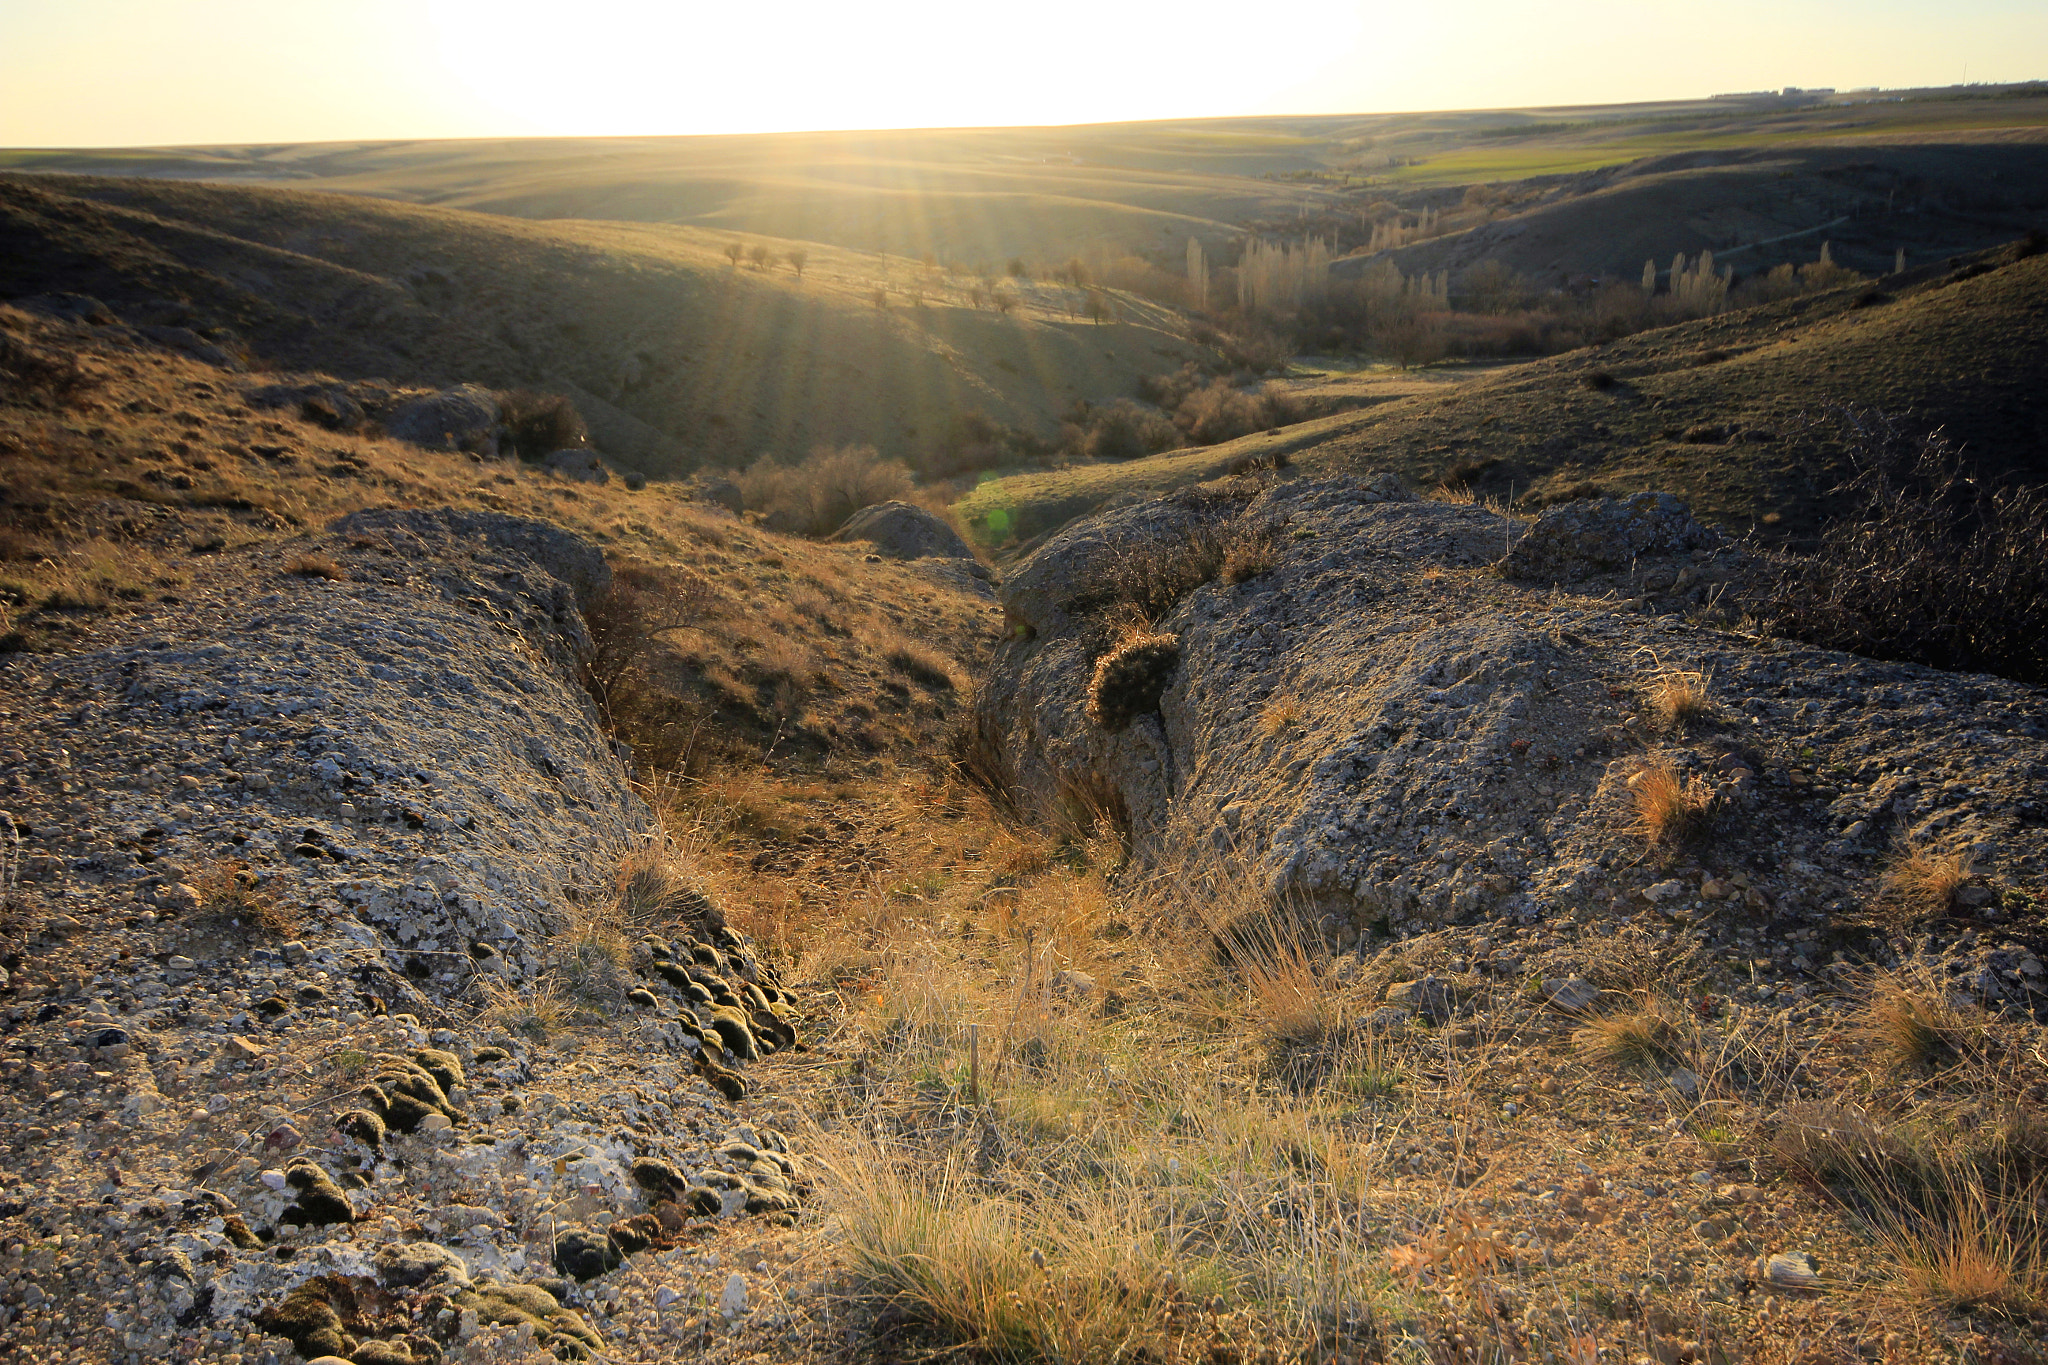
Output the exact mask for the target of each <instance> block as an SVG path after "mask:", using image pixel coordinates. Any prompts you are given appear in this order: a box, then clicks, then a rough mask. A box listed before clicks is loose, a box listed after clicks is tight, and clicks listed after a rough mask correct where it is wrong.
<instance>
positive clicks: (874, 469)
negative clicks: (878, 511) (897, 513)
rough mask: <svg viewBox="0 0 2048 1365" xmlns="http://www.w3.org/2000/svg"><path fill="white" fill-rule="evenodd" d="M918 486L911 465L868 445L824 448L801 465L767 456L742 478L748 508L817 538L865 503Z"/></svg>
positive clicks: (773, 522) (884, 499)
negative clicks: (911, 471) (881, 454)
mask: <svg viewBox="0 0 2048 1365" xmlns="http://www.w3.org/2000/svg"><path fill="white" fill-rule="evenodd" d="M914 484H915V481H914V480H913V479H912V478H911V475H910V467H909V466H908V465H906V464H904V463H903V462H902V461H901V460H885V459H883V458H882V457H881V456H880V455H879V454H878V453H876V451H875V448H874V447H873V446H865V445H848V446H837V447H832V446H819V447H818V448H817V449H815V450H813V451H812V452H811V453H810V454H809V455H808V456H807V457H805V459H804V460H803V462H802V463H801V464H783V463H781V462H779V461H776V460H774V459H772V458H770V457H768V456H763V457H762V458H760V459H758V460H756V461H754V463H753V464H751V465H749V466H748V467H747V469H746V471H745V472H744V473H742V474H741V475H740V478H739V485H740V497H741V498H742V499H743V500H744V501H745V503H746V506H747V508H748V510H749V511H760V512H765V513H767V514H768V517H769V521H770V524H771V525H777V526H779V527H781V528H783V529H786V530H790V531H796V532H800V533H802V534H804V535H813V536H825V535H830V534H831V533H832V532H834V531H836V530H838V529H839V527H840V525H841V523H843V522H844V521H845V520H846V519H847V518H848V517H850V516H852V515H853V514H854V513H855V512H858V511H859V510H860V509H861V508H863V507H869V506H872V505H874V504H875V503H878V502H888V501H890V500H892V499H896V498H903V497H906V496H908V495H909V493H910V491H911V489H912V487H913V486H914Z"/></svg>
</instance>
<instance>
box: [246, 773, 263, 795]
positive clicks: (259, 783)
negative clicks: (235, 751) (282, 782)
mask: <svg viewBox="0 0 2048 1365" xmlns="http://www.w3.org/2000/svg"><path fill="white" fill-rule="evenodd" d="M242 787H243V789H244V790H246V791H252V792H267V791H269V790H270V774H269V773H243V774H242Z"/></svg>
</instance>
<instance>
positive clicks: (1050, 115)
mask: <svg viewBox="0 0 2048 1365" xmlns="http://www.w3.org/2000/svg"><path fill="white" fill-rule="evenodd" d="M2042 77H2048V3H2043V0H1940V2H1939V3H1931V2H1930V0H1860V2H1858V3H1839V2H1830V3H1823V2H1822V0H1771V2H1770V3H1757V2H1755V0H1725V2H1724V3H1716V4H1713V5H1703V4H1697V3H1694V4H1684V5H1680V4H1669V3H1663V2H1662V0H1553V2H1552V3H1548V4H1543V5H1537V4H1533V3H1530V0H1460V3H1457V4H1455V5H1452V4H1442V3H1428V2H1427V0H1425V2H1424V3H1416V0H1408V3H1404V4H1388V3H1380V2H1379V0H1348V2H1347V0H1338V2H1337V3H1321V4H1303V5H1299V6H1294V7H1290V8H1279V7H1266V8H1263V9H1262V8H1261V7H1258V6H1253V5H1247V4H1245V3H1243V0H1228V3H1223V2H1221V0H1177V2H1176V3H1171V4H1165V3H1160V2H1159V0H1144V3H1130V2H1129V0H1029V3H1026V4H1019V5H975V4H961V3H959V0H949V3H945V4H927V3H904V2H902V0H894V2H891V3H869V4H861V3H858V0H830V2H829V3H827V2H824V0H775V3H772V4H767V5H763V4H758V3H735V2H734V0H721V2H720V3H715V4H703V3H695V2H694V0H693V2H692V3H638V4H635V3H625V2H623V0H574V3H564V0H549V2H548V3H545V4H542V3H529V2H528V0H492V2H491V3H482V2H481V0H0V146H9V147H121V146H166V145H192V144H205V143H251V142H259V143H260V142H307V141H353V140H369V139H386V138H447V137H523V136H583V135H597V134H603V135H634V134H643V135H649V134H692V133H740V132H779V131H792V130H798V129H825V128H922V127H966V126H998V125H1019V124H1023V125H1037V124H1065V123H1096V122H1116V121H1124V120H1139V119H1164V118H1193V117H1212V116H1227V115H1249V114H1288V113H1297V114H1306V113H1366V112H1396V111H1407V110H1424V109H1474V108H1485V109H1490V108H1519V107H1531V106H1547V105H1563V104H1611V103H1624V102H1631V101H1638V100H1666V99H1687V98H1696V97H1699V96H1703V95H1710V94H1716V93H1720V92H1724V91H1738V90H1758V89H1767V88H1778V87H1782V86H1786V85H1799V86H1809V87H1810V86H1835V87H1838V88H1841V89H1848V88H1851V87H1856V86H1885V87H1893V88H1896V87H1905V86H1922V85H1949V84H1954V83H1956V82H1959V81H1963V80H1968V81H1971V82H2005V81H2016V80H2028V79H2036V78H2042Z"/></svg>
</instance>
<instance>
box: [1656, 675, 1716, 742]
mask: <svg viewBox="0 0 2048 1365" xmlns="http://www.w3.org/2000/svg"><path fill="white" fill-rule="evenodd" d="M1649 702H1650V710H1651V713H1652V714H1654V715H1655V716H1656V717H1657V719H1658V720H1659V721H1661V722H1662V723H1663V724H1664V725H1665V726H1666V727H1667V728H1670V729H1675V730H1682V729H1684V728H1685V727H1686V726H1688V725H1690V724H1692V723H1693V722H1694V721H1697V720H1704V719H1706V717H1707V716H1709V715H1710V714H1712V712H1713V709H1714V702H1713V698H1712V697H1711V696H1710V695H1709V694H1708V691H1707V676H1706V674H1704V673H1694V672H1667V673H1660V674H1659V675H1658V676H1657V677H1656V678H1655V679H1654V680H1652V681H1651V683H1650V686H1649Z"/></svg>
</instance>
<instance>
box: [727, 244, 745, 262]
mask: <svg viewBox="0 0 2048 1365" xmlns="http://www.w3.org/2000/svg"><path fill="white" fill-rule="evenodd" d="M725 254H726V258H727V259H728V260H730V261H731V262H732V263H733V264H734V265H738V264H739V263H740V257H742V256H744V255H746V254H747V249H746V248H745V247H744V246H742V245H740V244H739V243H738V242H727V243H726V244H725Z"/></svg>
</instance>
